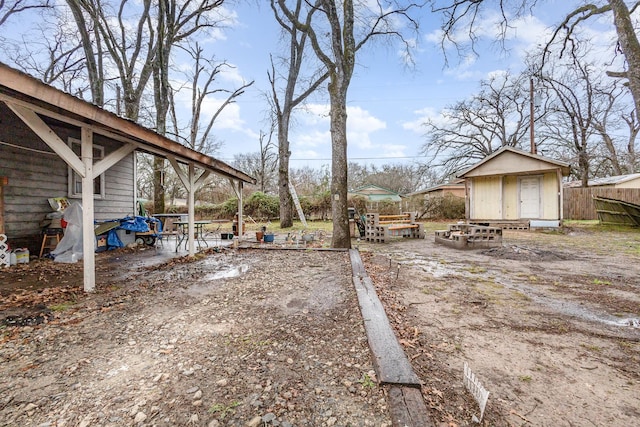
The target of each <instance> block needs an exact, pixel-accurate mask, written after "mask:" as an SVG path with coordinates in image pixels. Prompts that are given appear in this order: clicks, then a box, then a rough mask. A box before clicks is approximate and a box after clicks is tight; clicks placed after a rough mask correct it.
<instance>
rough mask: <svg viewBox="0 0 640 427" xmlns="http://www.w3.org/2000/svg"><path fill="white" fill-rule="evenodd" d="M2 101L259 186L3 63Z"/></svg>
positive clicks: (210, 159) (0, 72)
mask: <svg viewBox="0 0 640 427" xmlns="http://www.w3.org/2000/svg"><path fill="white" fill-rule="evenodd" d="M0 101H4V102H6V103H8V104H11V103H13V104H17V105H20V106H22V107H26V108H28V109H30V110H33V111H34V112H35V113H37V114H38V115H41V116H46V117H50V118H53V119H56V120H59V121H62V122H65V123H69V124H71V125H74V126H78V127H89V128H91V130H92V131H93V132H95V133H97V134H101V135H104V136H106V137H109V138H112V139H114V140H117V141H120V142H122V143H129V144H134V145H135V147H136V149H137V150H139V151H143V152H148V153H150V154H153V155H155V156H160V157H164V158H169V157H173V158H175V160H176V161H178V162H179V163H184V164H189V163H193V164H194V165H195V166H197V167H200V168H202V169H204V170H207V171H211V172H213V173H216V174H218V175H222V176H225V177H227V178H230V179H233V180H237V181H241V182H245V183H251V184H255V183H256V179H255V178H253V177H251V176H249V175H247V174H246V173H244V172H242V171H240V170H238V169H235V168H233V167H232V166H230V165H228V164H226V163H224V162H222V161H220V160H218V159H215V158H213V157H211V156H208V155H206V154H203V153H200V152H197V151H195V150H192V149H190V148H188V147H185V146H184V145H181V144H179V143H177V142H175V141H172V140H170V139H168V138H166V137H164V136H162V135H160V134H158V133H156V132H154V131H153V130H151V129H148V128H146V127H144V126H141V125H139V124H137V123H135V122H133V121H131V120H127V119H124V118H122V117H119V116H117V115H116V114H113V113H111V112H109V111H106V110H104V109H102V108H100V107H98V106H96V105H94V104H91V103H89V102H86V101H84V100H81V99H79V98H76V97H75V96H72V95H69V94H68V93H65V92H63V91H60V90H58V89H56V88H53V87H51V86H49V85H47V84H45V83H43V82H41V81H40V80H37V79H35V78H33V77H31V76H29V75H27V74H25V73H23V72H21V71H18V70H15V69H13V68H11V67H9V66H7V65H5V64H3V63H0Z"/></svg>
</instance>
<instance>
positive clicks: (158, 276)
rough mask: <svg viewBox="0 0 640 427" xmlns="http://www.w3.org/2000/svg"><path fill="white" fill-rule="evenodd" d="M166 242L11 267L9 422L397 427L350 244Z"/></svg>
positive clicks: (1, 350)
mask: <svg viewBox="0 0 640 427" xmlns="http://www.w3.org/2000/svg"><path fill="white" fill-rule="evenodd" d="M152 251H153V250H147V251H145V252H142V253H103V254H100V256H98V265H99V268H98V270H99V281H98V284H97V289H98V291H97V292H96V293H95V294H92V295H88V296H86V295H83V294H82V292H81V291H80V288H79V283H81V277H80V276H79V272H81V271H80V270H81V268H80V267H79V266H75V265H73V266H70V265H61V264H58V263H53V262H51V261H42V263H43V266H42V271H43V273H38V274H35V275H34V272H36V271H37V270H38V269H37V268H35V267H37V266H38V265H37V263H32V264H30V265H29V266H28V267H27V266H26V265H24V266H20V265H19V266H16V267H15V268H14V269H13V271H11V272H8V271H4V272H2V273H0V281H1V282H2V283H10V282H12V281H13V282H12V283H17V281H18V280H20V283H21V284H22V285H23V286H26V287H29V286H34V287H36V288H37V287H39V286H38V285H37V284H36V283H34V280H39V281H42V280H44V278H45V277H46V278H47V280H48V283H49V284H51V285H52V286H54V288H45V289H38V290H33V291H30V292H9V291H10V290H5V291H3V297H2V306H1V309H2V310H3V313H4V318H5V326H4V327H3V328H2V329H0V333H1V334H2V335H1V336H0V343H1V344H0V425H2V426H133V425H135V426H142V425H144V426H209V427H213V426H254V427H257V426H281V427H287V426H391V422H390V420H389V416H388V409H387V403H386V400H385V396H384V395H383V391H382V390H381V389H379V388H378V387H377V385H376V383H375V373H374V371H373V366H372V363H371V357H370V355H369V349H368V345H367V340H366V335H365V332H364V327H363V324H362V318H361V316H360V312H359V309H358V303H357V298H356V295H355V290H354V288H353V285H352V282H351V264H350V262H349V257H348V253H346V252H316V251H280V250H278V251H274V250H251V249H248V250H233V249H225V250H222V251H221V252H214V251H211V252H210V253H208V254H206V255H200V256H198V257H197V259H196V260H193V261H188V260H186V259H175V260H171V259H170V260H165V259H164V258H163V257H162V256H157V255H155V254H153V253H152ZM154 261H156V262H154ZM158 261H159V263H157V262H158ZM21 276H22V277H21ZM79 281H80V282H79ZM63 282H66V283H63ZM14 288H15V286H14ZM14 290H15V289H13V291H14ZM7 315H8V319H7ZM13 325H22V326H13Z"/></svg>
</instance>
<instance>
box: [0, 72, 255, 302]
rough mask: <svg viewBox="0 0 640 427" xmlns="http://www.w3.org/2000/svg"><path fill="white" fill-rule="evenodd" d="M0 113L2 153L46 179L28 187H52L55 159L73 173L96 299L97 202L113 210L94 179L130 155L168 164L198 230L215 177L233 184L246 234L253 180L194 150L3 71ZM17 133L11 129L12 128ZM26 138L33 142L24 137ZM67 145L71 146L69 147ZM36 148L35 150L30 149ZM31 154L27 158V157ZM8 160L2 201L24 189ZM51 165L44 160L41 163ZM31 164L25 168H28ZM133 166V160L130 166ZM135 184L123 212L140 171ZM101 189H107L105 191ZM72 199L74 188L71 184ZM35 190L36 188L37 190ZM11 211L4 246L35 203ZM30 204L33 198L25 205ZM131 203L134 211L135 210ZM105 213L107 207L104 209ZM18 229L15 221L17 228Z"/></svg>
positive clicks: (5, 218)
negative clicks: (201, 201)
mask: <svg viewBox="0 0 640 427" xmlns="http://www.w3.org/2000/svg"><path fill="white" fill-rule="evenodd" d="M0 104H2V105H0V107H2V109H3V113H4V114H3V115H2V119H0V129H2V128H4V132H3V137H2V138H1V139H0V143H1V144H2V145H1V146H0V148H1V150H2V151H5V153H9V151H11V150H13V151H14V152H20V153H22V155H23V157H22V159H21V160H20V161H22V162H23V163H30V161H31V160H33V161H40V162H41V165H40V166H39V168H40V169H39V170H40V172H33V171H29V176H28V179H29V181H28V182H29V183H30V184H29V185H31V186H33V187H36V186H38V185H33V183H37V182H40V183H42V186H43V187H46V186H47V180H48V179H51V176H50V174H48V173H47V169H46V167H47V163H48V162H49V160H46V159H49V158H51V159H53V158H55V159H56V161H58V159H62V161H63V162H64V164H66V165H67V166H68V168H69V170H70V171H72V172H70V174H71V173H72V174H74V175H73V176H74V177H76V179H77V182H76V184H77V188H75V189H77V200H78V201H80V202H81V205H82V236H83V237H82V247H83V267H84V268H83V274H84V278H83V282H84V290H85V291H87V292H91V291H93V290H94V289H95V254H94V247H95V235H94V220H95V219H96V201H98V203H99V205H98V206H99V209H107V207H106V206H108V205H109V204H110V203H111V204H113V203H116V202H110V200H108V199H107V198H103V199H102V200H99V198H96V196H95V192H96V185H97V184H96V178H98V177H100V176H102V175H103V174H105V173H106V172H107V171H109V170H111V169H112V168H114V167H121V165H122V161H123V160H125V159H130V158H131V159H133V156H132V153H134V152H136V151H139V152H144V153H148V154H151V155H153V156H158V157H161V158H164V159H166V160H168V162H169V163H170V164H171V165H172V167H173V168H174V170H175V171H176V174H177V175H178V177H179V178H180V181H181V182H182V184H183V185H184V186H185V188H186V190H187V194H188V197H187V206H188V227H189V230H194V221H195V209H194V205H195V203H194V202H195V200H194V195H195V192H196V190H197V189H198V188H200V186H201V185H202V184H203V182H204V180H205V179H206V178H207V177H208V176H209V175H210V174H211V173H214V174H218V175H220V176H223V177H225V178H227V179H228V180H229V183H230V185H232V187H233V189H234V191H235V192H236V194H237V196H238V214H239V215H238V217H239V221H240V223H239V224H238V229H239V230H242V229H243V228H242V189H243V186H244V184H245V183H252V184H253V183H255V179H254V178H253V177H251V176H249V175H247V174H245V173H243V172H242V171H239V170H237V169H235V168H233V167H231V166H230V165H228V164H226V163H224V162H222V161H220V160H217V159H215V158H213V157H210V156H208V155H205V154H203V153H199V152H197V151H194V150H192V149H189V148H187V147H185V146H183V145H181V144H178V143H176V142H175V141H172V140H170V139H168V138H166V137H164V136H162V135H160V134H158V133H156V132H154V131H152V130H150V129H148V128H145V127H143V126H141V125H139V124H137V123H134V122H132V121H130V120H126V119H123V118H121V117H119V116H117V115H115V114H113V113H110V112H108V111H106V110H104V109H102V108H99V107H97V106H95V105H93V104H91V103H88V102H86V101H83V100H81V99H79V98H76V97H74V96H72V95H69V94H67V93H65V92H62V91H60V90H58V89H55V88H53V87H51V86H49V85H46V84H44V83H42V82H41V81H39V80H37V79H35V78H33V77H31V76H28V75H26V74H24V73H22V72H20V71H17V70H15V69H12V68H10V67H8V66H6V65H4V64H0ZM13 126H15V127H16V129H17V128H20V129H27V128H28V131H24V132H23V133H22V134H20V133H19V132H14V131H13ZM10 127H11V128H10ZM27 132H28V138H25V137H24V136H25V135H26V134H27ZM72 138H73V140H74V143H75V144H76V145H77V146H78V147H77V149H76V150H75V151H74V148H73V147H72V146H71V143H70V142H69V141H70V140H71V139H72ZM65 139H66V140H65ZM96 141H100V144H102V145H104V146H108V148H110V150H105V151H103V152H101V153H102V154H104V155H103V156H101V155H100V154H101V153H100V152H96V149H95V145H96V144H95V142H96ZM33 144H37V146H36V147H35V148H34V147H33V146H32V145H33ZM25 153H28V154H25ZM9 156H10V157H9V158H8V159H6V162H5V159H3V163H5V167H2V168H0V177H2V183H3V185H2V186H1V187H4V188H3V191H2V192H0V195H3V194H4V195H5V196H8V195H9V194H10V190H11V185H12V183H13V184H16V182H21V181H22V180H23V178H24V175H23V174H21V171H20V167H19V166H17V167H16V165H15V164H14V167H13V168H9V167H7V166H6V165H7V164H9V163H10V162H11V154H9ZM43 157H44V158H46V159H45V160H41V159H42V158H43ZM25 160H26V162H25ZM131 162H133V163H135V162H134V160H131V161H130V162H129V163H131ZM131 169H132V171H133V179H132V180H130V181H129V180H128V179H127V180H124V181H125V182H121V183H120V185H121V187H122V188H124V189H125V190H123V193H126V194H127V197H125V198H124V199H123V200H118V201H117V203H122V205H123V207H122V208H121V209H129V208H128V206H130V210H129V212H130V213H131V214H133V213H134V212H135V206H136V200H135V164H133V167H132V168H131ZM101 185H103V186H104V183H102V184H101ZM69 186H70V189H69V191H70V192H71V190H72V188H71V186H72V185H71V184H69ZM30 190H31V189H30V188H29V187H28V186H27V187H24V188H22V189H17V190H16V192H17V193H20V192H30ZM33 190H34V191H35V190H36V189H35V188H34V189H33ZM12 197H13V198H12V202H13V203H11V207H10V209H11V211H10V212H8V213H7V214H5V211H4V209H2V210H0V232H4V234H3V235H2V236H0V243H1V242H6V241H7V239H11V238H12V234H15V235H20V234H21V233H23V231H22V230H20V227H19V226H13V225H12V218H14V219H15V218H19V217H20V216H21V215H22V216H25V215H28V214H29V212H30V207H29V203H21V202H20V201H21V200H22V199H20V197H17V196H16V194H15V193H14V194H12ZM24 200H25V201H28V199H27V198H25V199H24ZM129 203H130V205H129ZM3 206H4V207H8V206H9V203H4V204H3V202H2V201H0V208H3ZM103 206H104V207H103ZM16 223H17V220H16ZM195 248H196V242H195V239H189V240H188V253H189V255H194V254H195Z"/></svg>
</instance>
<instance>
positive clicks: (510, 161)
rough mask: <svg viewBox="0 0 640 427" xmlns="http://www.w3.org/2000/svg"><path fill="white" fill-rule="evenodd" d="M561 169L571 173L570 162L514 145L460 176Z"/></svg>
mask: <svg viewBox="0 0 640 427" xmlns="http://www.w3.org/2000/svg"><path fill="white" fill-rule="evenodd" d="M556 169H560V170H561V171H562V174H563V175H564V176H566V175H569V164H568V163H565V162H561V161H558V160H553V159H549V158H547V157H543V156H540V155H538V154H531V153H528V152H526V151H522V150H518V149H517V148H513V147H502V148H501V149H500V150H498V151H496V152H495V153H493V154H491V155H490V156H487V157H485V158H484V159H482V160H481V161H480V162H478V163H476V164H475V165H473V166H471V167H470V168H468V169H466V170H464V171H462V172H461V173H460V174H459V175H458V177H459V178H473V177H478V176H495V175H518V174H523V173H536V172H546V171H550V170H556Z"/></svg>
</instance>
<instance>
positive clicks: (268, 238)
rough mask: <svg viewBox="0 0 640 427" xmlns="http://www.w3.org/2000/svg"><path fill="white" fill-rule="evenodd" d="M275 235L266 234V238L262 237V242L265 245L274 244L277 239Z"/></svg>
mask: <svg viewBox="0 0 640 427" xmlns="http://www.w3.org/2000/svg"><path fill="white" fill-rule="evenodd" d="M275 237H276V236H275V234H265V235H264V236H262V240H263V241H264V242H265V243H273V240H274V239H275Z"/></svg>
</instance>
